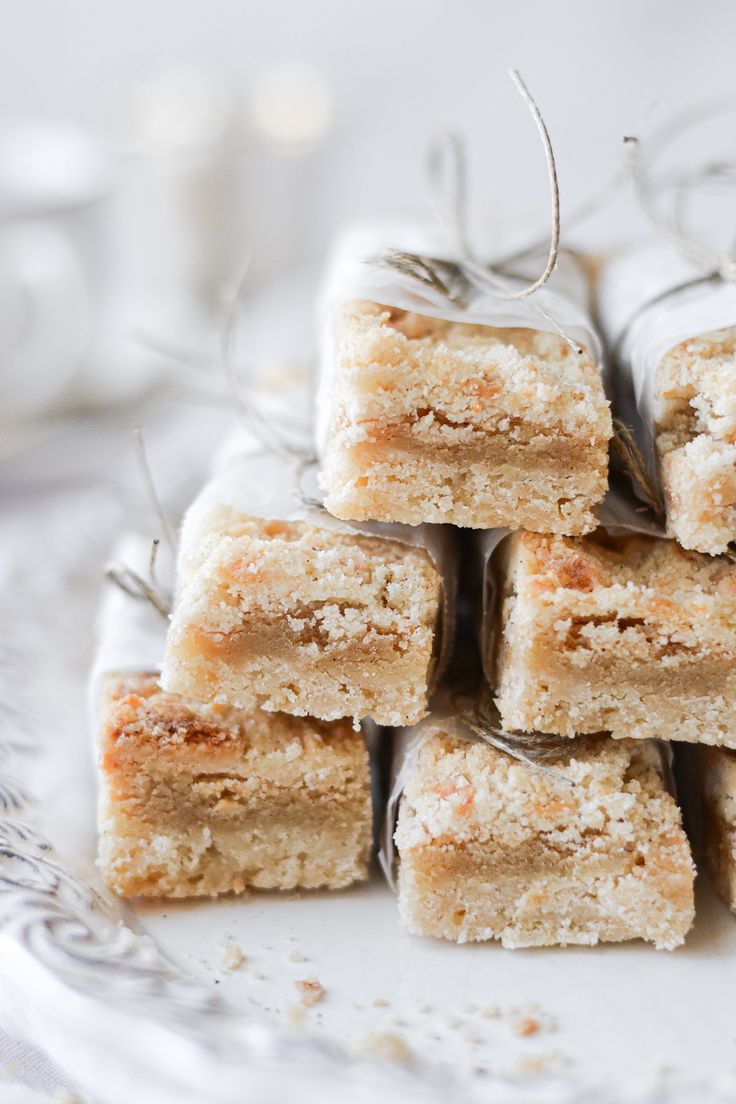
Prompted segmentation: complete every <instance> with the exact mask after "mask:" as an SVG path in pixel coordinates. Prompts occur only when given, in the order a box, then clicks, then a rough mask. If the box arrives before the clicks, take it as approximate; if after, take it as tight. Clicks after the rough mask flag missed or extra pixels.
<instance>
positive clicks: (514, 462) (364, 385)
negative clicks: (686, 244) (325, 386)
mask: <svg viewBox="0 0 736 1104" xmlns="http://www.w3.org/2000/svg"><path fill="white" fill-rule="evenodd" d="M335 327H336V329H335V337H334V350H333V353H332V355H333V356H334V357H335V361H336V363H335V366H334V370H333V372H332V377H331V378H332V385H333V393H332V396H331V402H332V407H331V415H330V419H329V426H328V430H327V434H326V440H325V442H324V446H323V452H324V455H323V482H324V485H325V487H326V491H327V497H326V500H325V504H326V506H327V508H328V510H330V512H331V513H333V514H334V515H335V516H336V517H341V518H347V519H353V520H366V519H374V520H379V521H381V520H383V521H399V522H407V523H409V524H411V525H416V524H418V523H420V522H449V523H451V524H453V525H460V526H466V527H471V528H494V527H498V526H508V527H510V528H520V527H524V528H527V529H533V530H539V531H541V532H554V533H573V534H574V533H584V532H587V531H588V530H590V529H592V528H593V527H594V526H595V516H594V510H595V506H596V504H597V503H598V502H599V501H600V500H601V498H602V497H603V495H604V493H605V490H606V487H607V479H608V440H609V438H610V437H611V432H612V430H611V416H610V413H609V409H608V403H607V401H606V398H605V395H604V392H603V385H602V382H601V376H600V372H599V370H598V366H597V365H596V363H595V361H594V360H593V358H592V357H591V356H590V355H588V354H587V353H585V354H584V355H582V356H579V355H577V354H576V353H575V352H574V351H573V350H572V349H570V347H569V346H568V345H567V343H566V342H565V341H563V340H562V339H561V338H560V337H558V336H557V335H556V334H550V333H542V332H539V331H536V330H531V329H493V328H490V327H487V326H478V325H468V324H464V323H457V322H447V321H443V320H440V319H436V318H427V317H424V316H420V315H417V314H411V313H408V312H406V311H402V310H398V309H394V308H388V307H383V306H379V305H377V304H375V303H370V302H366V301H363V300H360V301H354V302H350V303H348V304H347V305H346V306H345V307H344V309H343V311H342V314H341V316H340V317H339V319H338V320H337V322H336V323H335Z"/></svg>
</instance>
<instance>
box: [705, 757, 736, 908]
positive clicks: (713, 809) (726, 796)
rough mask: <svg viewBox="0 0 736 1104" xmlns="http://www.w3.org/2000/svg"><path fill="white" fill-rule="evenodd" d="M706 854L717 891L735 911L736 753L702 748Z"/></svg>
mask: <svg viewBox="0 0 736 1104" xmlns="http://www.w3.org/2000/svg"><path fill="white" fill-rule="evenodd" d="M700 754H701V756H702V783H703V812H704V829H705V854H706V858H707V861H708V868H709V870H710V873H711V877H712V878H713V881H714V882H715V885H716V889H717V890H718V892H719V893H720V895H721V897H722V898H723V900H724V901H725V902H726V904H727V905H728V907H729V908H730V909H733V910H734V911H736V753H734V752H733V751H728V750H727V749H725V748H702V749H701V750H700Z"/></svg>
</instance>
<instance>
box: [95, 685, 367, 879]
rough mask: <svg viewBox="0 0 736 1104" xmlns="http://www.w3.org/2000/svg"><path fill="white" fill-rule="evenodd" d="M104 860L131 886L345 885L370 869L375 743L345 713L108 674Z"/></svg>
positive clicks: (103, 735) (102, 753)
mask: <svg viewBox="0 0 736 1104" xmlns="http://www.w3.org/2000/svg"><path fill="white" fill-rule="evenodd" d="M98 741H99V744H98V750H99V764H100V773H101V789H100V798H99V831H100V841H99V865H100V867H101V869H102V873H103V876H104V878H105V881H106V882H107V884H108V886H109V887H110V888H111V889H112V890H114V891H115V892H116V893H119V894H120V895H121V896H124V897H138V896H155V897H193V896H214V895H216V894H220V893H241V892H243V891H244V890H245V889H246V887H248V886H253V887H257V888H260V889H294V888H295V887H303V888H306V889H314V888H317V887H327V888H329V889H340V888H342V887H343V886H348V885H350V884H351V883H352V882H355V881H358V880H361V879H363V878H365V877H367V872H368V859H369V855H370V849H371V840H372V836H371V792H370V775H369V766H368V753H367V750H366V746H365V741H364V739H363V735H362V733H361V732H355V731H354V730H353V729H352V727H351V725H350V724H349V723H348V722H345V721H337V722H333V723H331V724H325V723H323V722H320V721H314V720H311V719H301V718H295V717H288V716H284V715H283V714H273V713H271V714H269V713H263V712H261V711H259V710H255V711H252V712H248V713H246V712H243V711H240V710H236V709H230V708H228V707H226V706H217V705H215V706H208V705H199V704H196V703H194V702H191V701H186V700H184V699H182V698H178V697H176V696H174V695H172V694H167V693H164V692H163V691H161V690H159V689H158V687H157V685H156V677H155V676H154V675H125V676H114V675H109V676H108V677H107V680H106V682H105V686H104V695H103V708H102V719H101V724H100V730H99V734H98Z"/></svg>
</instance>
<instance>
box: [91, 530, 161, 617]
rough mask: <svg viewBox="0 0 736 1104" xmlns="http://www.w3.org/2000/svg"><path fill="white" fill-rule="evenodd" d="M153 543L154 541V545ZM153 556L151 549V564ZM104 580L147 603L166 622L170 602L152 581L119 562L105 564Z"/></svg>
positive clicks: (137, 599)
mask: <svg viewBox="0 0 736 1104" xmlns="http://www.w3.org/2000/svg"><path fill="white" fill-rule="evenodd" d="M155 543H156V542H155V541H154V545H155ZM153 555H154V553H153V548H152V550H151V556H152V562H153ZM105 578H106V579H109V580H110V582H111V583H114V584H115V586H117V587H118V588H119V589H120V590H122V591H123V593H124V594H127V595H128V596H129V597H130V598H135V599H136V601H139V602H148V604H149V605H150V606H152V607H153V608H154V609H155V610H156V612H157V613H160V614H161V616H162V617H163V618H165V619H166V620H167V621H168V619H169V615H170V613H171V600H170V599H169V597H168V596H167V595H166V594H165V593H164V592H163V590H161V589H160V588H159V587H158V586H157V585H156V583H155V582H154V581H153V580H152V579H151V580H150V581H149V580H147V579H144V578H143V576H142V575H140V574H139V573H138V572H137V571H134V570H133V568H132V567H128V565H127V564H124V563H122V562H121V561H119V560H112V561H111V562H110V563H109V564H107V566H106V567H105Z"/></svg>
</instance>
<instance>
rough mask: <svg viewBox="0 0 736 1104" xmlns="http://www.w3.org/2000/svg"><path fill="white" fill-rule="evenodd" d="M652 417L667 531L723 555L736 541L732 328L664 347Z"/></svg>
mask: <svg viewBox="0 0 736 1104" xmlns="http://www.w3.org/2000/svg"><path fill="white" fill-rule="evenodd" d="M654 418H655V441H656V446H657V454H658V457H659V463H660V472H661V477H662V487H663V491H664V497H665V508H666V513H667V531H668V533H669V534H670V535H671V536H673V537H675V538H676V539H677V540H678V541H679V542H680V544H682V545H683V547H684V548H691V549H695V550H696V551H698V552H708V553H710V554H711V555H716V554H718V553H720V552H725V551H726V549H727V548H728V545H729V543H730V542H731V541H736V326H732V327H729V328H728V329H725V330H717V331H714V332H713V333H706V334H700V335H699V336H697V337H692V338H688V340H687V341H683V342H681V343H680V344H679V345H676V346H675V347H674V348H673V349H670V350H669V352H668V353H667V354H666V355H665V356H664V357H663V358H662V360H661V361H660V363H659V365H658V366H657V373H656V386H655V409H654Z"/></svg>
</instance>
